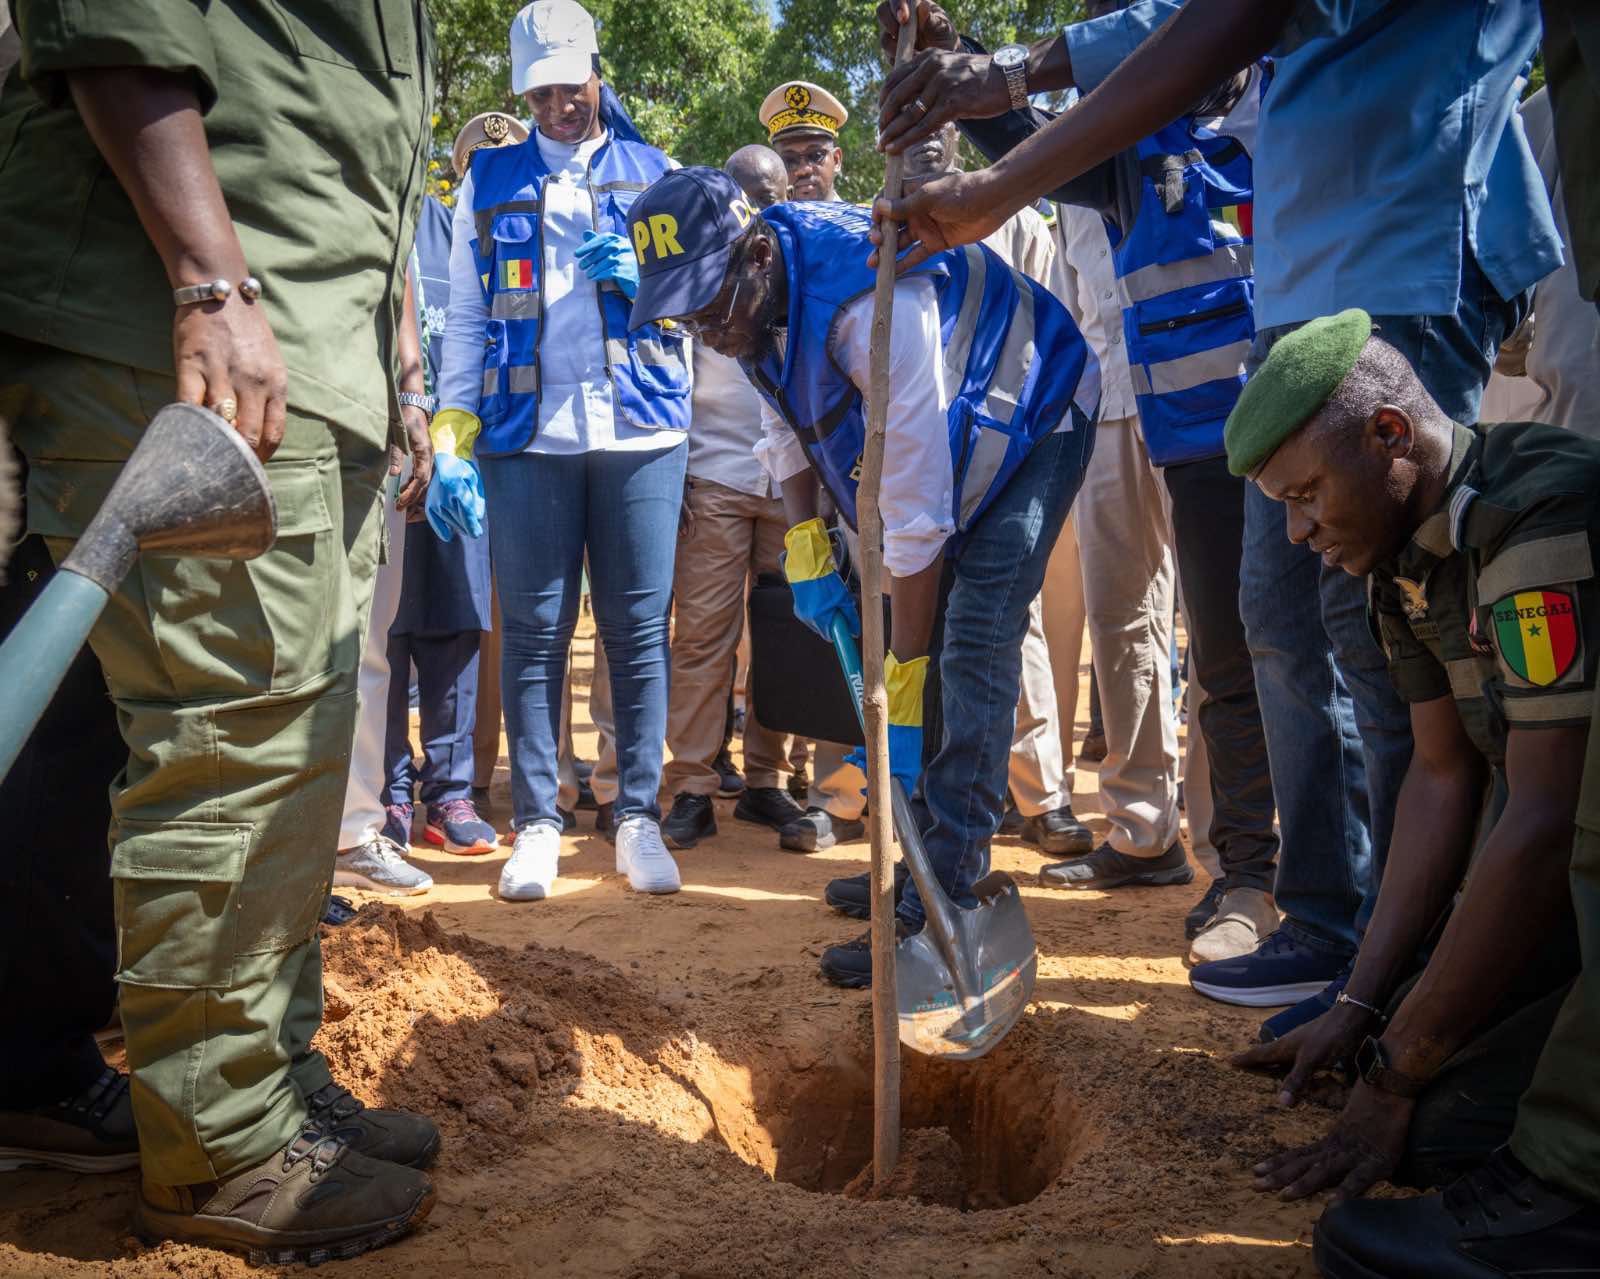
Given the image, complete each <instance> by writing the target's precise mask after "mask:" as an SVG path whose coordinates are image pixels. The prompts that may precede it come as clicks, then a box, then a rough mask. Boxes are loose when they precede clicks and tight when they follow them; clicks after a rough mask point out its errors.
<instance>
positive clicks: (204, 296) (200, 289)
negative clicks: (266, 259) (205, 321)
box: [172, 275, 261, 306]
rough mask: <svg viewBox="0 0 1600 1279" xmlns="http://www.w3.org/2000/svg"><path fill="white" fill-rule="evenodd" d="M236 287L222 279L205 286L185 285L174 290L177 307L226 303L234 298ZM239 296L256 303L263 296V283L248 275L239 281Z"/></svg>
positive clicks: (207, 282) (206, 283) (211, 281)
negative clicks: (201, 303) (198, 303)
mask: <svg viewBox="0 0 1600 1279" xmlns="http://www.w3.org/2000/svg"><path fill="white" fill-rule="evenodd" d="M233 289H234V286H233V285H232V284H230V283H229V282H228V281H227V280H224V279H221V278H220V277H219V278H218V279H215V280H207V281H206V282H205V283H204V284H185V285H182V286H181V287H179V288H176V289H173V290H172V301H173V303H174V305H176V306H193V305H194V304H195V303H196V302H226V301H227V300H228V299H229V298H230V297H232V296H233ZM239 296H240V297H242V298H246V299H248V300H249V301H251V302H254V301H255V300H256V299H257V298H258V297H260V296H261V281H260V280H258V279H256V277H255V276H253V275H247V276H245V277H244V279H242V280H240V281H239Z"/></svg>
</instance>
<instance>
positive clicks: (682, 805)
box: [661, 791, 717, 848]
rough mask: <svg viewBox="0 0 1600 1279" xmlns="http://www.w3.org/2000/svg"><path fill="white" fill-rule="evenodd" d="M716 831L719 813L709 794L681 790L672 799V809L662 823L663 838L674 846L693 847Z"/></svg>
mask: <svg viewBox="0 0 1600 1279" xmlns="http://www.w3.org/2000/svg"><path fill="white" fill-rule="evenodd" d="M716 833H717V814H716V812H715V810H714V809H713V808H712V805H711V796H709V795H691V794H689V793H688V792H687V791H680V792H679V794H678V795H677V797H676V798H675V799H673V801H672V811H671V812H670V813H668V814H667V819H666V820H665V821H664V822H662V823H661V838H662V839H663V840H665V841H666V842H667V844H668V845H669V846H670V847H672V848H693V847H694V846H695V845H696V844H698V843H699V842H700V841H701V840H702V839H706V838H708V837H709V836H712V835H715V834H716Z"/></svg>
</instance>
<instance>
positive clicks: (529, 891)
mask: <svg viewBox="0 0 1600 1279" xmlns="http://www.w3.org/2000/svg"><path fill="white" fill-rule="evenodd" d="M560 860H561V832H560V831H558V830H557V829H556V828H555V827H554V826H547V825H545V824H544V823H543V822H535V823H534V824H533V825H532V826H524V827H523V828H522V829H521V830H519V831H518V832H517V842H516V843H515V844H514V845H513V846H512V849H511V856H510V858H509V859H508V860H507V861H506V864H505V866H504V867H503V868H502V869H501V871H500V900H501V901H507V902H536V901H542V900H543V899H544V898H546V897H548V896H550V886H551V885H552V884H554V883H555V882H556V865H557V863H558V862H560Z"/></svg>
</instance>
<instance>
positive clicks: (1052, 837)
mask: <svg viewBox="0 0 1600 1279" xmlns="http://www.w3.org/2000/svg"><path fill="white" fill-rule="evenodd" d="M1022 842H1023V843H1024V844H1032V845H1033V846H1034V847H1035V848H1037V849H1039V850H1040V851H1041V852H1045V853H1049V854H1050V855H1051V856H1052V857H1073V856H1076V855H1077V854H1079V853H1087V852H1090V851H1091V850H1092V849H1093V848H1094V835H1093V834H1092V833H1091V832H1090V830H1089V828H1088V827H1087V826H1085V825H1084V824H1083V823H1082V822H1080V821H1079V820H1078V819H1077V817H1076V816H1074V814H1073V812H1072V805H1071V804H1063V805H1062V806H1061V807H1060V808H1054V809H1051V810H1050V811H1049V812H1048V813H1040V814H1039V815H1038V816H1037V817H1030V818H1028V819H1027V820H1026V821H1025V822H1023V823H1022Z"/></svg>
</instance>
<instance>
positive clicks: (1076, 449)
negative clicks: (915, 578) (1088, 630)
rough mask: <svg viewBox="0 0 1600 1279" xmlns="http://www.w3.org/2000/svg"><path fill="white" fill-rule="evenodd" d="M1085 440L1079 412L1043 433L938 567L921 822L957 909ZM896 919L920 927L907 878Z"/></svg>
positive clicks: (969, 878) (975, 865)
mask: <svg viewBox="0 0 1600 1279" xmlns="http://www.w3.org/2000/svg"><path fill="white" fill-rule="evenodd" d="M1093 448H1094V426H1093V424H1090V423H1085V422H1082V421H1081V420H1080V421H1079V422H1078V423H1077V424H1076V426H1075V427H1074V429H1073V430H1071V431H1067V432H1064V433H1058V434H1055V435H1051V436H1048V437H1046V438H1045V439H1044V441H1042V442H1041V443H1040V444H1039V445H1038V447H1036V448H1035V449H1034V450H1033V452H1032V453H1030V454H1029V455H1028V458H1027V461H1025V462H1024V463H1023V464H1022V466H1021V468H1020V469H1019V470H1018V471H1017V473H1016V474H1015V475H1013V476H1012V477H1011V482H1010V483H1009V484H1007V485H1006V487H1005V489H1004V490H1002V492H1001V493H1000V496H999V497H997V498H996V499H995V501H994V503H993V505H991V506H990V507H989V509H988V510H987V511H985V512H984V513H983V515H982V517H981V518H980V519H979V520H978V522H977V524H976V525H974V526H973V529H972V532H971V534H970V535H969V536H968V538H967V540H966V542H965V543H964V544H963V545H962V547H961V548H960V553H959V554H958V555H957V556H956V557H955V559H954V560H953V561H951V563H950V564H949V566H948V567H947V569H946V573H945V581H946V583H947V584H948V587H949V591H948V595H947V597H946V600H945V605H944V610H943V613H944V617H943V623H942V625H941V626H940V627H938V628H936V630H935V636H934V646H933V651H932V654H931V656H932V659H933V660H932V662H931V663H930V664H931V665H934V666H936V667H937V669H938V675H939V707H938V711H939V713H938V716H937V721H938V722H937V723H927V722H925V724H924V731H925V732H927V731H930V730H931V731H932V732H933V733H936V734H937V735H938V736H937V740H938V746H937V748H936V749H934V750H933V753H932V757H931V759H930V760H929V762H928V766H927V768H926V769H925V770H924V772H923V777H922V785H921V787H920V790H919V793H920V795H921V805H920V806H919V807H920V809H921V812H920V813H919V824H920V825H921V826H922V828H923V844H924V845H925V846H926V848H927V851H928V860H929V861H930V862H931V863H932V865H933V873H934V875H935V877H936V878H937V879H938V881H939V884H940V886H941V887H942V888H943V889H944V890H945V892H946V893H947V894H948V895H949V896H950V899H951V900H952V901H954V902H955V903H956V905H958V906H966V907H972V906H976V905H977V898H976V897H974V896H973V893H972V886H973V885H974V884H975V883H977V882H978V880H980V879H982V878H983V877H984V876H985V875H987V874H988V873H989V841H990V840H991V839H992V838H993V837H994V833H995V831H996V830H997V829H999V826H1000V817H1001V814H1002V813H1003V812H1004V811H1005V799H1006V783H1007V778H1008V774H1009V769H1010V761H1011V738H1012V734H1013V732H1014V731H1015V729H1016V717H1017V696H1018V694H1019V693H1020V691H1021V684H1022V637H1023V636H1024V635H1025V634H1027V630H1028V606H1029V605H1030V604H1031V603H1032V602H1033V600H1034V598H1035V597H1036V596H1037V595H1038V594H1039V590H1040V588H1041V587H1042V586H1043V585H1044V570H1045V565H1046V563H1047V562H1048V561H1049V559H1050V551H1051V549H1052V548H1053V547H1054V546H1055V544H1056V538H1057V537H1058V536H1060V533H1061V526H1062V524H1064V523H1065V522H1066V518H1067V512H1068V511H1069V510H1070V509H1071V508H1072V499H1073V498H1075V497H1076V496H1077V495H1078V488H1079V486H1080V485H1081V484H1082V483H1083V472H1084V469H1085V468H1086V467H1087V466H1088V464H1089V454H1090V452H1091V451H1092V450H1093ZM932 718H933V717H927V716H925V720H930V719H932ZM924 749H925V750H927V749H929V748H928V747H926V746H925V747H924ZM900 915H901V917H902V918H903V919H904V920H905V921H906V922H907V923H908V924H910V925H911V926H912V927H920V926H921V924H922V921H923V919H924V917H925V912H924V911H923V908H922V899H921V898H920V897H919V896H918V895H917V888H916V885H915V884H907V885H906V890H905V895H904V896H903V897H902V898H901V900H900Z"/></svg>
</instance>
